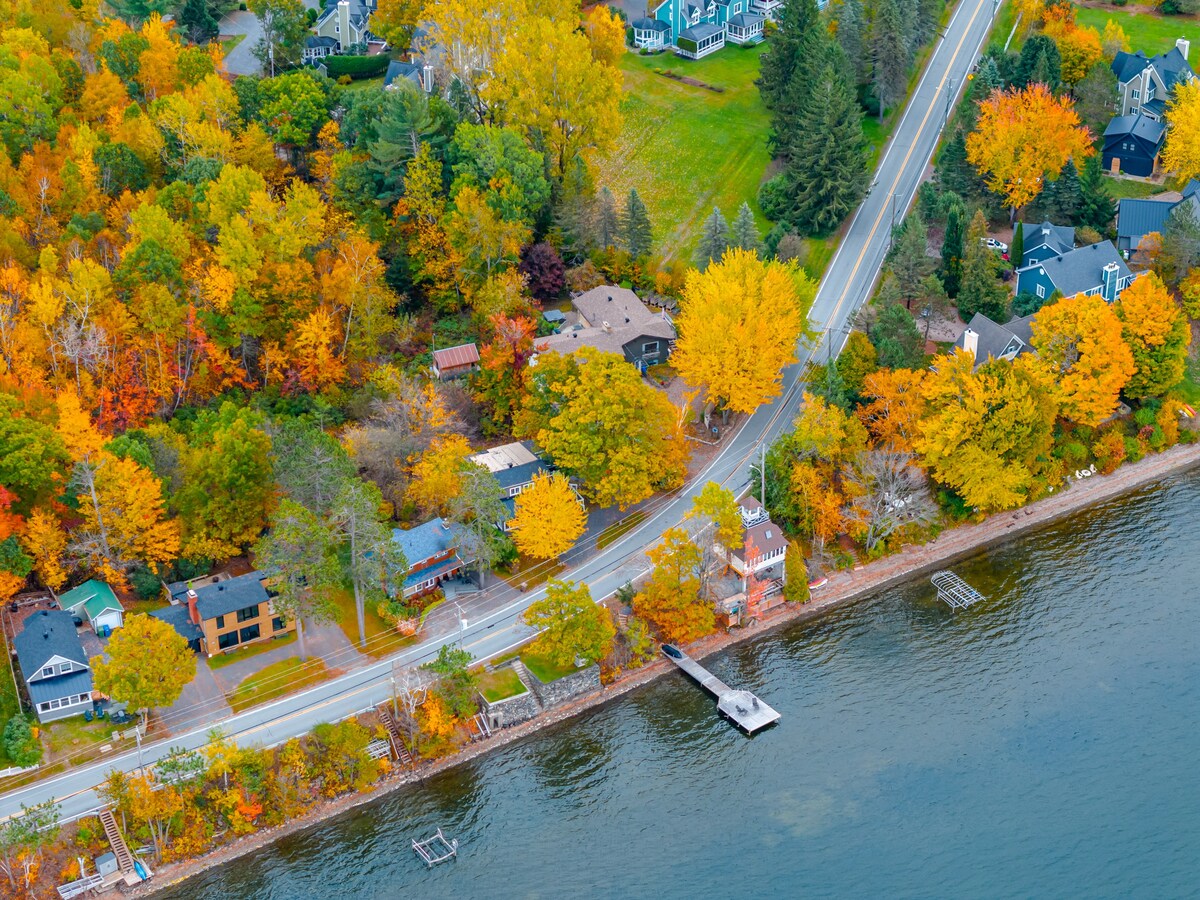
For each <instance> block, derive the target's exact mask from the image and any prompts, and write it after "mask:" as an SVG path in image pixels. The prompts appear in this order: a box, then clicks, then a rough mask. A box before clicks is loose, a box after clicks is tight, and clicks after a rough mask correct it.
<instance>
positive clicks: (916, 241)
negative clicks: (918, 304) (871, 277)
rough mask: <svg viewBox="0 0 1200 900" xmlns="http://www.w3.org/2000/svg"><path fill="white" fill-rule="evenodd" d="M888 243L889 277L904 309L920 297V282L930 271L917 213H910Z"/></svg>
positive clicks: (924, 235) (925, 231)
mask: <svg viewBox="0 0 1200 900" xmlns="http://www.w3.org/2000/svg"><path fill="white" fill-rule="evenodd" d="M898 231H899V233H898V234H897V235H896V239H895V241H893V243H892V249H891V252H890V253H889V254H888V261H889V263H890V264H891V269H892V274H894V275H895V276H896V285H897V287H899V289H900V296H901V297H903V298H904V305H905V306H911V304H912V301H913V300H915V299H916V298H917V297H919V296H920V294H921V282H922V281H924V280H925V276H926V275H928V274H929V273H930V272H932V271H933V260H932V259H930V258H929V255H928V254H927V253H926V248H927V246H928V243H929V229H928V228H927V227H926V225H925V220H924V219H923V218H921V211H920V210H919V209H914V210H913V211H912V214H911V215H909V217H908V218H907V219H905V220H904V227H902V228H900V229H899V230H898Z"/></svg>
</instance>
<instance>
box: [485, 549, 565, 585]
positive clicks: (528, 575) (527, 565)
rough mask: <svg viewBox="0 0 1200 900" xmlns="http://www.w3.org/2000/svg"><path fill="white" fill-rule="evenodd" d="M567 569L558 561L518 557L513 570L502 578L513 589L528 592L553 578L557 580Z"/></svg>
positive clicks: (502, 575) (503, 574)
mask: <svg viewBox="0 0 1200 900" xmlns="http://www.w3.org/2000/svg"><path fill="white" fill-rule="evenodd" d="M565 568H566V566H565V565H564V564H563V563H562V562H560V561H559V560H557V559H534V558H533V557H531V556H518V557H517V561H516V562H514V563H513V564H512V568H511V569H510V570H509V571H508V572H507V573H502V574H501V577H502V578H503V579H504V580H505V581H507V582H508V583H509V584H511V585H512V586H513V587H515V588H519V589H520V590H525V591H527V590H530V589H532V588H536V587H540V586H541V585H543V584H545V583H546V582H547V581H549V580H550V579H551V578H557V577H558V576H559V575H560V574H562V571H563V569H565Z"/></svg>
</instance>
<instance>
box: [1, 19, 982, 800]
mask: <svg viewBox="0 0 1200 900" xmlns="http://www.w3.org/2000/svg"><path fill="white" fill-rule="evenodd" d="M996 5H997V0H959V5H958V7H957V9H956V10H955V11H954V14H953V16H952V17H951V19H950V22H949V23H948V25H947V27H946V30H945V32H944V34H943V36H942V38H941V40H940V41H939V42H938V45H937V47H936V48H935V50H934V52H933V55H932V56H931V58H930V60H929V64H928V65H927V67H926V70H925V73H924V75H923V76H922V78H921V80H920V82H918V84H917V87H916V90H915V92H914V93H913V97H912V100H911V101H910V103H909V104H908V107H907V109H906V111H905V112H904V115H903V117H902V118H901V120H900V122H899V124H898V125H897V127H896V130H895V133H894V134H893V136H892V139H891V141H890V143H889V144H888V146H887V149H886V150H885V152H884V154H883V158H882V159H881V160H880V163H879V168H878V170H877V173H876V178H875V182H874V187H873V189H872V191H871V193H870V194H869V195H868V197H867V198H866V200H865V201H864V202H863V204H862V206H861V207H860V208H859V209H858V211H857V212H856V213H855V215H854V217H853V219H851V221H850V224H849V226H848V228H847V230H846V234H845V236H844V237H843V239H842V243H841V246H840V247H839V249H838V251H837V253H836V255H835V256H834V258H833V260H832V261H831V262H830V265H829V269H828V271H827V272H826V273H825V277H824V279H823V280H822V282H821V286H820V290H819V291H818V293H817V297H816V300H815V302H814V304H813V309H812V311H811V313H810V318H811V319H812V327H813V331H814V332H815V333H816V334H817V335H818V338H817V339H816V340H815V341H813V342H812V343H811V344H809V345H806V346H803V347H802V348H801V352H800V354H799V356H800V360H799V362H798V363H797V364H796V365H794V366H792V367H790V368H789V369H787V370H786V371H785V372H784V376H783V392H782V394H781V396H780V397H779V398H778V399H777V400H776V401H775V402H774V403H772V404H770V405H767V406H764V407H763V408H761V409H760V410H759V411H758V412H756V413H755V414H754V415H753V416H751V417H750V419H749V420H748V421H747V422H746V423H745V424H744V425H743V427H742V428H741V430H740V431H738V433H737V434H736V435H734V436H733V437H732V438H730V439H729V440H728V442H727V444H726V445H725V446H724V447H723V448H722V450H721V452H720V454H719V455H718V456H717V457H716V458H715V459H713V461H712V462H711V463H710V464H709V466H708V467H707V468H706V469H705V470H704V471H702V472H701V473H700V474H699V475H698V476H697V477H696V478H695V479H694V480H693V481H692V482H691V483H690V484H688V485H687V486H686V487H684V488H683V489H682V490H680V491H677V492H675V493H674V494H672V495H669V496H667V497H665V498H660V499H659V500H656V501H653V502H651V503H650V504H648V507H647V515H646V518H645V519H644V520H643V521H642V522H641V523H640V524H639V525H638V527H637V528H635V529H634V530H632V531H631V532H630V533H628V534H627V535H625V536H624V537H623V538H621V539H619V540H618V541H616V542H614V543H613V544H612V545H610V546H609V547H608V548H607V549H605V550H604V551H602V552H600V553H599V554H597V555H596V556H594V557H592V558H591V559H589V560H587V561H586V562H584V563H583V564H581V565H580V566H578V567H577V568H575V569H573V570H571V571H570V572H569V573H568V574H569V577H571V578H572V579H574V580H576V581H586V582H587V583H588V584H589V585H590V586H591V589H592V595H593V596H594V597H597V598H601V597H607V596H608V595H610V594H611V593H613V592H614V591H616V590H617V588H619V587H620V586H621V585H623V584H625V583H626V582H627V581H629V580H630V579H631V578H632V577H633V576H634V575H636V574H638V573H640V572H641V571H644V570H645V568H646V567H647V562H646V559H645V556H644V551H645V550H646V548H647V547H650V546H652V545H653V544H654V542H655V541H656V540H657V539H658V536H659V535H660V534H662V532H663V531H664V530H666V529H667V528H669V527H671V526H673V525H676V524H678V523H679V522H680V520H681V519H682V518H683V516H684V514H685V513H686V512H687V511H688V509H689V508H690V507H691V503H692V498H693V497H694V496H695V494H696V493H698V492H699V490H700V489H701V487H703V485H704V484H706V483H707V482H708V481H717V482H720V483H723V484H725V485H726V486H727V487H729V488H731V489H733V490H734V491H735V493H736V492H740V491H741V490H742V489H743V488H744V487H746V486H747V485H748V484H749V481H750V466H751V464H752V463H753V461H754V458H755V456H756V455H757V453H758V448H759V446H760V445H761V444H762V443H763V442H764V441H765V442H768V443H769V442H770V441H772V440H774V439H775V438H776V437H777V436H778V435H779V434H780V433H781V432H782V431H784V430H786V428H787V427H788V425H789V424H790V423H791V421H792V420H793V418H794V417H795V414H796V411H797V408H798V406H799V404H800V399H801V395H802V392H803V385H802V382H801V373H802V372H803V370H804V367H805V366H806V365H807V363H808V362H809V361H810V360H813V359H817V360H824V359H825V358H826V354H827V353H832V354H833V355H836V354H837V352H838V351H840V350H841V347H842V345H843V344H844V343H845V340H846V336H847V334H848V333H849V324H850V323H851V322H852V321H853V318H854V316H855V314H856V313H857V311H858V309H859V307H860V306H861V305H862V304H863V303H864V302H866V300H867V299H868V298H869V297H870V295H871V291H872V288H873V286H874V283H875V279H876V277H877V275H878V273H879V270H880V268H881V266H882V264H883V259H884V256H885V255H886V253H887V248H888V241H889V238H890V234H891V226H892V223H893V219H894V218H897V217H901V216H903V214H904V212H905V210H907V209H908V207H909V205H910V204H911V202H912V200H913V197H914V195H915V193H916V190H917V187H918V185H919V184H920V183H921V181H922V179H923V177H924V174H925V170H926V167H927V166H928V164H929V161H930V159H931V158H932V156H933V151H934V148H935V147H936V145H937V140H938V136H939V134H940V133H941V129H942V127H943V125H944V123H945V118H946V114H947V112H948V111H949V109H950V107H951V105H952V104H953V102H954V100H955V98H956V96H957V94H958V92H959V90H960V89H961V86H962V84H963V83H964V81H965V80H966V77H967V75H968V73H969V72H970V71H971V69H972V67H973V66H974V64H975V60H976V59H977V58H978V56H979V51H980V49H981V48H982V46H983V42H984V41H985V40H986V37H987V33H988V30H989V29H990V27H991V23H992V17H993V16H994V14H995V10H996ZM540 593H541V592H540V591H531V592H530V593H528V594H524V595H521V596H520V597H519V598H517V599H513V600H511V601H509V602H507V603H505V604H504V605H500V606H499V607H498V608H495V607H496V605H497V603H498V602H499V600H498V598H500V597H502V596H503V595H501V594H498V593H491V592H484V594H483V595H482V596H481V597H477V598H475V599H472V600H464V601H463V607H462V615H463V616H464V617H465V618H464V619H462V620H458V616H459V612H458V610H456V609H454V608H453V607H452V605H451V604H444V605H443V606H441V607H439V608H438V610H437V611H436V613H438V614H440V615H438V616H431V618H432V619H437V621H434V622H431V623H429V624H430V630H431V631H434V632H437V633H440V634H442V636H441V637H438V638H433V639H430V640H428V641H426V642H424V643H422V644H421V645H419V646H417V647H413V648H410V649H409V650H407V651H405V652H403V653H400V654H398V655H396V656H395V657H393V658H391V659H388V660H385V661H382V662H378V663H374V664H371V665H368V666H366V667H364V668H360V669H356V670H354V671H351V672H349V673H347V674H346V675H343V676H341V677H339V678H336V679H333V680H331V681H329V682H327V683H325V684H322V685H319V686H317V687H314V688H311V689H308V690H305V691H303V692H301V693H298V694H293V695H291V696H289V697H285V698H283V699H281V700H278V701H275V702H274V703H270V704H267V705H265V706H261V707H257V708H255V709H252V710H248V711H247V712H245V713H241V714H239V715H236V716H232V717H230V718H228V719H226V720H224V721H223V722H221V723H220V725H221V727H222V728H223V729H224V730H225V732H226V733H227V734H228V735H230V736H231V737H232V738H233V739H234V740H236V741H237V742H238V743H242V744H262V745H272V744H275V743H278V742H281V741H284V740H287V739H288V738H291V737H295V736H297V735H299V734H302V733H304V732H307V731H309V730H310V729H311V728H312V727H313V726H314V725H316V724H318V723H320V722H328V721H337V720H339V719H342V718H345V717H347V716H350V715H353V714H354V713H356V712H359V711H361V710H365V709H369V708H371V707H373V706H375V705H376V704H378V703H381V702H383V701H385V700H386V699H388V698H390V696H391V681H390V679H391V675H392V672H393V665H398V666H410V665H414V664H419V663H422V662H426V661H428V660H429V659H431V658H433V657H434V656H436V654H437V651H438V648H439V647H441V646H442V645H443V644H447V643H458V642H461V643H462V645H463V646H464V647H466V648H467V649H469V650H470V651H471V652H472V653H473V654H474V656H475V657H476V658H477V659H486V658H489V657H493V656H497V655H501V654H502V653H504V652H505V651H507V650H509V649H510V648H512V647H514V646H515V645H516V644H518V643H520V642H521V641H522V640H523V639H525V638H526V637H528V635H529V633H530V631H529V629H528V628H527V627H525V626H524V625H522V624H520V622H519V621H518V620H519V617H520V615H521V613H522V612H523V611H524V609H525V608H526V607H527V606H528V605H529V604H530V603H531V602H532V601H533V600H535V599H537V598H538V597H539V596H540ZM448 607H449V608H448ZM456 620H458V621H456ZM207 733H208V727H207V726H206V727H205V728H201V729H197V730H195V731H192V732H189V733H187V734H184V735H180V736H176V737H172V738H171V739H170V740H169V741H162V742H159V743H156V744H150V745H147V746H146V747H144V748H143V750H142V754H141V755H142V761H143V762H144V763H145V764H147V765H148V764H150V763H152V762H153V761H154V760H156V759H158V758H160V757H161V756H163V755H165V754H166V752H167V750H168V747H186V748H189V749H191V748H196V747H199V746H202V745H204V744H205V743H207ZM138 765H139V756H138V753H137V752H124V753H119V754H115V755H113V756H110V757H107V758H105V759H104V760H103V761H101V762H96V763H93V764H89V765H85V766H81V767H79V768H75V769H71V770H69V771H67V772H64V773H63V774H61V775H55V776H53V777H50V778H46V779H43V780H41V781H39V782H38V783H36V784H34V785H31V786H29V787H26V788H22V789H20V790H15V791H11V792H9V793H6V794H3V795H0V819H3V818H5V817H8V816H11V815H12V814H14V813H17V812H19V811H20V806H21V804H26V805H32V804H34V803H40V802H43V801H45V800H47V799H50V798H51V797H53V798H54V799H56V800H57V801H58V802H59V803H61V804H62V814H63V817H64V818H67V819H69V818H74V817H77V816H80V815H82V814H84V813H86V812H88V811H90V810H92V809H94V808H95V807H96V806H97V805H98V802H99V801H98V799H97V797H96V794H95V790H94V788H95V786H96V785H98V784H99V783H100V782H101V781H102V780H103V778H104V775H105V773H106V772H108V771H109V770H110V769H113V768H123V769H125V770H126V771H132V770H134V769H136V768H137V767H138Z"/></svg>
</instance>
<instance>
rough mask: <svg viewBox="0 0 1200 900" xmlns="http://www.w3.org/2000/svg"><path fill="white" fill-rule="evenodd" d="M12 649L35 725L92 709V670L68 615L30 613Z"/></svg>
mask: <svg viewBox="0 0 1200 900" xmlns="http://www.w3.org/2000/svg"><path fill="white" fill-rule="evenodd" d="M13 649H14V650H16V652H17V662H18V664H19V665H20V667H21V677H22V678H24V679H25V684H26V686H27V687H28V689H29V701H30V702H31V703H32V704H33V709H34V711H35V712H36V713H37V717H38V721H39V722H53V721H55V720H57V719H65V718H67V717H69V716H79V715H83V713H84V711H85V710H89V709H91V708H92V667H91V665H90V664H89V662H88V658H87V654H86V653H84V650H83V644H82V643H80V640H79V636H78V635H77V634H76V633H75V618H74V617H73V616H72V615H71V614H70V613H69V612H66V611H65V610H61V609H52V610H43V611H41V612H37V613H34V614H33V615H32V616H30V617H29V618H28V619H26V620H25V627H24V629H23V630H22V631H21V633H20V634H18V635H17V636H16V637H15V638H14V639H13Z"/></svg>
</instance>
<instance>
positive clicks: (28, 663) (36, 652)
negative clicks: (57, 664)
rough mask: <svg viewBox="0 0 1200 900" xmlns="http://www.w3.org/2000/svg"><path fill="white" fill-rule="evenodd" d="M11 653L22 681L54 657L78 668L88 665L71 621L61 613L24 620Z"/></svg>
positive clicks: (39, 614)
mask: <svg viewBox="0 0 1200 900" xmlns="http://www.w3.org/2000/svg"><path fill="white" fill-rule="evenodd" d="M13 649H15V650H16V651H17V661H18V662H19V663H20V664H21V672H22V674H23V675H24V676H25V680H26V681H28V680H29V679H30V678H31V677H33V676H34V675H36V674H37V673H38V672H39V671H40V670H41V668H42V667H43V666H44V665H45V664H46V661H47V660H50V659H53V658H54V657H55V656H61V657H62V658H63V659H69V660H71V661H72V662H77V663H79V664H80V665H81V666H86V665H87V664H88V659H87V654H86V653H84V652H83V644H82V643H80V641H79V635H77V634H76V633H75V619H74V617H73V616H72V615H71V614H70V613H69V612H66V611H65V610H61V609H44V610H42V611H41V612H36V613H34V614H33V615H32V616H30V617H29V618H28V619H26V620H25V628H24V629H23V630H22V631H21V633H20V634H18V635H17V636H16V637H15V638H13Z"/></svg>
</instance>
